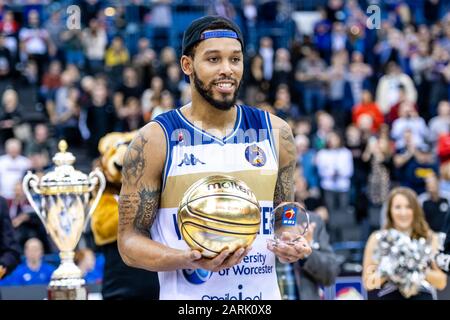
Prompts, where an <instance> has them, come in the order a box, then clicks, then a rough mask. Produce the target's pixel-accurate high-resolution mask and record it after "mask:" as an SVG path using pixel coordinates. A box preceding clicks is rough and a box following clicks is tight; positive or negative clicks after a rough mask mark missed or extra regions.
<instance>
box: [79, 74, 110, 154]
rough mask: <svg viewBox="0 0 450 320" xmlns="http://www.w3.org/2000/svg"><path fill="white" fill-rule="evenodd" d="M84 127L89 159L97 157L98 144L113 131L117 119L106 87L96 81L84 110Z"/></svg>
mask: <svg viewBox="0 0 450 320" xmlns="http://www.w3.org/2000/svg"><path fill="white" fill-rule="evenodd" d="M86 113H87V115H86V125H87V128H88V130H89V133H90V135H89V139H88V153H89V155H90V157H92V158H96V157H98V155H99V153H98V143H99V141H100V139H101V138H102V137H104V136H105V135H106V134H107V133H109V132H112V131H114V129H115V127H116V122H117V117H116V112H115V109H114V106H113V105H112V103H111V101H110V100H109V99H108V89H107V88H106V86H105V85H104V84H103V83H101V82H99V81H96V82H95V84H94V88H93V90H92V98H91V101H89V104H88V106H87V109H86Z"/></svg>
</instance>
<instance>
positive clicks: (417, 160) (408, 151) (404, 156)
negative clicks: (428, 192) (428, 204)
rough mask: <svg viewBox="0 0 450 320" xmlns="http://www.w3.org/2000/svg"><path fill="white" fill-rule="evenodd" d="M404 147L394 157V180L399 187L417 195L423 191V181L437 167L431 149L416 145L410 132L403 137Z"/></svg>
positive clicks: (435, 170) (398, 149)
mask: <svg viewBox="0 0 450 320" xmlns="http://www.w3.org/2000/svg"><path fill="white" fill-rule="evenodd" d="M403 139H404V141H405V146H404V147H400V148H397V152H396V154H395V155H394V166H395V169H396V180H397V181H399V183H400V185H401V186H404V187H408V188H411V189H413V190H414V191H415V192H417V193H418V194H420V193H422V192H424V191H425V179H426V178H427V177H428V176H429V175H430V174H433V172H434V173H436V172H437V171H438V165H437V162H436V160H435V157H434V155H433V153H432V152H431V148H430V147H429V146H428V145H427V144H424V143H422V144H420V143H419V144H418V143H417V142H416V141H415V140H414V136H413V133H412V132H411V130H406V131H405V132H404V135H403Z"/></svg>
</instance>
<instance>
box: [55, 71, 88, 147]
mask: <svg viewBox="0 0 450 320" xmlns="http://www.w3.org/2000/svg"><path fill="white" fill-rule="evenodd" d="M61 80H62V87H60V88H59V89H58V90H57V91H56V95H55V96H56V98H55V102H54V103H53V102H52V101H51V100H49V101H48V103H47V110H48V114H49V118H50V122H51V124H53V125H54V126H55V130H56V138H57V139H62V138H65V139H67V140H68V143H69V144H74V145H77V144H79V143H80V141H81V136H80V131H79V128H78V120H79V116H80V106H79V104H78V98H79V96H80V92H79V90H78V89H77V88H76V87H75V86H73V85H72V80H71V76H70V74H69V73H68V71H67V70H66V71H65V72H64V73H63V74H62V77H61Z"/></svg>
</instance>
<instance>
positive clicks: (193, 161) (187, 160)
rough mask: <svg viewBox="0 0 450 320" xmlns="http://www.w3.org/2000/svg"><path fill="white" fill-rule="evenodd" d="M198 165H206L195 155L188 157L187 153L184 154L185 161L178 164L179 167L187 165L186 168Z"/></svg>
mask: <svg viewBox="0 0 450 320" xmlns="http://www.w3.org/2000/svg"><path fill="white" fill-rule="evenodd" d="M197 163H200V164H205V163H204V162H203V161H201V160H200V159H199V158H197V157H196V156H194V154H193V153H191V154H190V155H188V154H187V153H185V154H184V158H183V160H181V162H180V163H179V164H178V166H179V167H181V166H183V164H184V165H186V166H195V165H196V164H197Z"/></svg>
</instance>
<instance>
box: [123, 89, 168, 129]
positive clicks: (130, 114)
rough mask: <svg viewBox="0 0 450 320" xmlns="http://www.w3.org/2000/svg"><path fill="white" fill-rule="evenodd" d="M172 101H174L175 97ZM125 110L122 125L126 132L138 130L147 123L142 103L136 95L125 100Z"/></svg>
mask: <svg viewBox="0 0 450 320" xmlns="http://www.w3.org/2000/svg"><path fill="white" fill-rule="evenodd" d="M163 99H164V98H163ZM163 99H162V100H163ZM165 103H168V102H165ZM171 103H173V99H172V101H171ZM125 110H126V116H125V118H124V119H123V120H122V122H123V123H122V125H121V127H122V129H123V131H124V132H129V131H134V130H138V129H140V128H141V127H143V126H144V125H145V121H144V117H143V115H142V108H141V103H140V101H139V99H137V98H135V97H130V98H128V99H127V101H126V102H125Z"/></svg>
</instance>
